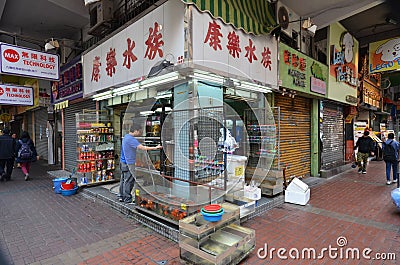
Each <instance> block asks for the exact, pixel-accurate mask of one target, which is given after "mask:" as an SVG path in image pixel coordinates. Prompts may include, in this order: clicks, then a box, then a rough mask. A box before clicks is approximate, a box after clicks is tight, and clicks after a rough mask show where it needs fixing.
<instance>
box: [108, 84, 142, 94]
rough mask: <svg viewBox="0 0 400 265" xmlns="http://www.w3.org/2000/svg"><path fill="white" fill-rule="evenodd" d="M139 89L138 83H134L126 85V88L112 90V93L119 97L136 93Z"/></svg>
mask: <svg viewBox="0 0 400 265" xmlns="http://www.w3.org/2000/svg"><path fill="white" fill-rule="evenodd" d="M140 89H141V87H140V85H139V83H134V84H130V85H126V86H123V87H119V88H117V89H114V90H113V92H114V94H115V95H117V96H121V95H125V94H129V93H133V92H136V91H138V90H140Z"/></svg>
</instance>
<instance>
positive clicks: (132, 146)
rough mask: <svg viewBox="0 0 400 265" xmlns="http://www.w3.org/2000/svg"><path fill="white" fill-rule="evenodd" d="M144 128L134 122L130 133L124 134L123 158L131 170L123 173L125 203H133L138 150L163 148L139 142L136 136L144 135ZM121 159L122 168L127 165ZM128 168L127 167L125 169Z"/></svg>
mask: <svg viewBox="0 0 400 265" xmlns="http://www.w3.org/2000/svg"><path fill="white" fill-rule="evenodd" d="M142 133H143V130H142V127H141V125H140V124H137V123H134V124H133V125H132V126H131V127H130V129H129V133H128V134H126V135H125V136H124V139H123V140H122V147H121V159H122V157H124V158H125V163H126V164H125V165H126V166H127V167H128V169H129V172H125V174H124V173H123V176H122V177H123V178H124V181H123V183H122V185H123V187H122V201H123V202H125V203H132V194H131V193H132V189H133V187H134V186H135V180H136V174H135V163H136V150H137V149H139V150H143V151H148V150H157V149H162V146H161V145H157V146H153V147H150V146H144V145H142V144H140V143H139V141H138V140H137V139H136V137H138V136H140V135H142ZM125 165H124V164H123V161H122V160H121V170H122V168H123V167H124V166H125ZM125 170H126V169H125Z"/></svg>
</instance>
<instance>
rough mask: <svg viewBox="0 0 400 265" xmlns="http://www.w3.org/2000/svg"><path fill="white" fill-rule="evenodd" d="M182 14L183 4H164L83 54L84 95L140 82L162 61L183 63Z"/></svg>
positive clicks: (173, 2) (183, 36)
mask: <svg viewBox="0 0 400 265" xmlns="http://www.w3.org/2000/svg"><path fill="white" fill-rule="evenodd" d="M184 14H185V5H184V3H182V2H181V1H177V0H175V1H167V2H166V3H165V4H163V5H161V6H159V7H158V8H156V9H155V10H153V11H152V12H150V13H149V14H147V15H145V16H144V17H143V18H141V19H139V20H138V21H136V22H135V23H133V24H131V25H130V26H128V27H127V28H125V29H124V30H122V31H120V32H119V33H118V34H116V35H114V36H112V37H111V38H109V39H108V40H106V41H105V42H103V43H102V44H100V45H99V46H97V47H96V48H94V49H93V50H91V51H89V52H88V53H86V54H84V55H83V56H82V65H83V83H84V85H83V93H84V96H85V97H86V96H90V95H93V94H95V93H96V92H97V91H100V90H104V89H105V88H110V87H112V86H121V85H123V84H126V83H132V82H133V80H135V79H141V78H143V77H144V76H147V75H148V74H149V72H150V70H151V69H152V68H153V66H155V65H156V64H157V63H159V62H160V61H162V60H164V59H165V60H169V61H171V63H176V64H178V63H181V62H183V55H184V43H185V35H184V33H185V28H184Z"/></svg>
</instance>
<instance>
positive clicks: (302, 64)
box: [283, 50, 307, 87]
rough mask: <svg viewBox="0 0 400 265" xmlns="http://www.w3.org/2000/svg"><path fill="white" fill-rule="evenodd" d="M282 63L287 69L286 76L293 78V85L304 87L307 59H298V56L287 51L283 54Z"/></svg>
mask: <svg viewBox="0 0 400 265" xmlns="http://www.w3.org/2000/svg"><path fill="white" fill-rule="evenodd" d="M283 61H284V63H285V64H286V65H288V66H289V68H288V75H290V76H292V77H293V85H295V86H299V87H306V73H305V70H306V67H307V59H306V58H303V57H299V55H298V54H295V53H291V52H290V51H289V50H285V51H284V52H283Z"/></svg>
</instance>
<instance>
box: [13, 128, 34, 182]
mask: <svg viewBox="0 0 400 265" xmlns="http://www.w3.org/2000/svg"><path fill="white" fill-rule="evenodd" d="M16 150H17V151H16V154H17V163H20V165H21V169H22V172H23V173H24V174H25V180H29V178H30V176H29V171H30V168H31V163H32V162H35V161H37V160H39V156H38V155H37V152H36V148H35V144H34V143H33V141H32V140H31V137H30V136H29V133H28V132H26V131H24V132H22V134H21V139H19V140H18V142H17V145H16Z"/></svg>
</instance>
